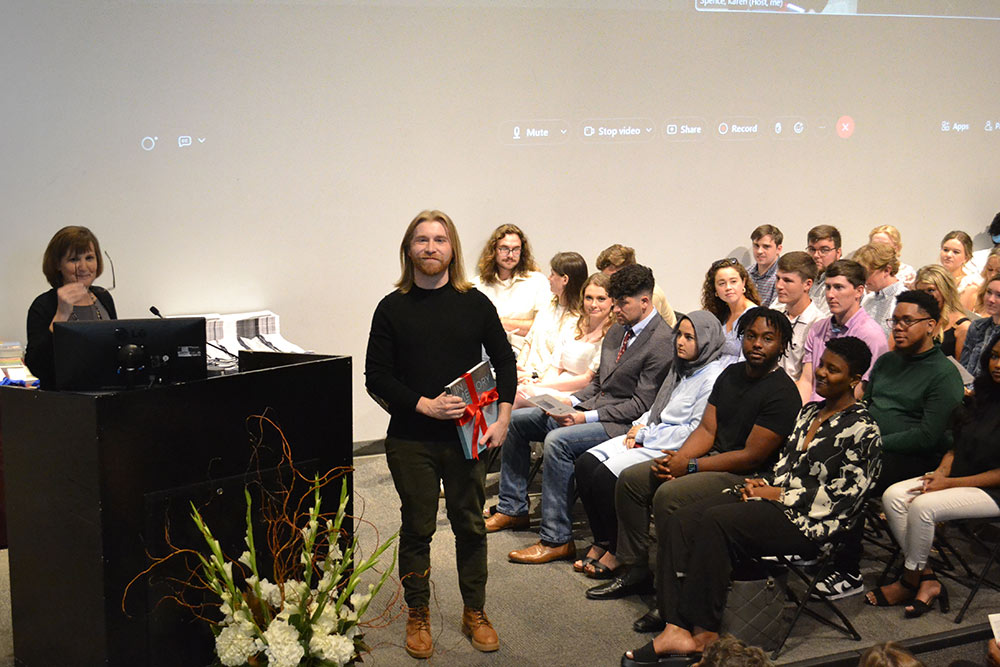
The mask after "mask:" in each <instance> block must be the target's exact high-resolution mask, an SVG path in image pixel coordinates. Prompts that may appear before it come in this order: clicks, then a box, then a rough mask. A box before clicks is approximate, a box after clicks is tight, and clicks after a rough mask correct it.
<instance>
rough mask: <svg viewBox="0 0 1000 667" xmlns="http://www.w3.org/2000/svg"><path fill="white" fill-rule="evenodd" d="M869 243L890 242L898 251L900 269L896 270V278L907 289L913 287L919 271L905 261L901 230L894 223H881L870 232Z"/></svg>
mask: <svg viewBox="0 0 1000 667" xmlns="http://www.w3.org/2000/svg"><path fill="white" fill-rule="evenodd" d="M868 242H869V243H888V244H889V245H891V246H892V247H893V249H894V250H895V251H896V258H897V259H898V260H899V271H897V272H896V279H897V280H898V281H899V282H901V283H903V285H904V286H905V287H906V289H913V282H914V281H915V280H916V279H917V271H916V269H914V268H913V267H912V266H910V265H909V264H906V263H904V262H903V238H902V237H901V236H900V235H899V230H898V229H896V228H895V227H893V226H892V225H879V226H878V227H875V228H874V229H872V230H871V231H870V232H868Z"/></svg>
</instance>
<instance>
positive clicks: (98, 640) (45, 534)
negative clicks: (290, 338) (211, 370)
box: [0, 353, 353, 667]
mask: <svg viewBox="0 0 1000 667" xmlns="http://www.w3.org/2000/svg"><path fill="white" fill-rule="evenodd" d="M303 358H305V359H308V360H307V361H301V359H303ZM289 362H291V363H289ZM282 364H287V365H282ZM250 367H252V368H258V369H260V370H253V371H244V372H240V373H238V374H234V375H228V376H221V377H215V378H210V379H208V380H204V381H199V382H191V383H187V384H182V385H175V386H165V387H154V388H152V389H147V390H135V391H129V392H119V393H106V394H80V393H67V392H41V391H30V390H24V389H16V388H7V387H3V388H0V410H2V414H3V447H4V459H5V461H4V468H5V471H4V472H5V478H6V493H7V512H8V517H7V521H8V535H9V542H10V552H9V558H10V579H11V608H12V614H13V628H14V652H15V655H16V662H17V664H19V665H27V666H29V667H48V666H50V665H73V666H74V667H75V666H80V667H87V666H90V665H95V666H96V665H113V666H119V665H120V666H122V667H138V666H141V665H150V666H157V667H158V666H161V665H162V666H164V667H166V666H170V667H176V666H177V665H185V666H192V667H197V666H199V665H207V664H210V663H211V662H212V659H213V653H212V651H213V647H214V645H213V638H212V635H211V632H210V631H209V629H208V627H207V626H206V624H205V623H203V622H199V621H196V620H194V619H193V617H192V615H191V613H190V612H188V611H187V610H185V609H183V608H181V607H180V606H178V605H176V604H174V603H171V602H164V603H159V604H158V601H159V600H160V599H161V598H162V596H163V595H164V594H165V593H167V592H169V591H170V590H171V584H170V582H169V581H168V577H169V575H171V574H172V575H174V576H178V575H181V574H183V570H182V569H175V570H170V568H169V567H166V568H164V569H163V570H157V571H156V572H154V573H153V576H151V577H143V578H141V579H140V580H139V581H137V582H136V584H134V585H133V586H132V588H131V590H130V591H129V594H128V597H127V598H126V599H125V610H126V612H127V614H126V613H123V611H122V595H123V593H124V590H125V587H126V585H127V584H128V582H129V581H130V580H131V579H132V578H133V577H134V576H135V575H136V574H138V573H139V572H141V571H142V570H144V569H145V568H146V567H148V565H149V564H150V560H149V558H148V557H147V551H148V552H149V553H150V554H154V555H163V554H165V553H166V545H165V537H164V526H165V524H166V523H169V528H170V536H171V539H172V540H173V541H174V542H175V543H176V544H183V545H187V546H202V547H203V545H198V542H197V535H196V534H195V532H194V529H193V526H192V522H191V520H190V519H189V514H190V505H189V503H190V502H192V501H193V502H194V503H195V505H197V506H198V507H199V508H200V509H201V510H202V512H203V515H204V516H205V519H206V521H207V522H208V524H209V525H210V527H212V529H213V531H214V532H215V533H216V537H217V538H218V539H219V540H220V542H221V543H222V546H223V549H224V550H225V551H226V552H227V553H228V554H230V555H232V556H234V557H235V556H238V555H239V554H240V553H241V552H242V550H243V547H242V545H241V543H242V540H243V533H244V530H245V524H244V520H243V519H244V514H245V501H244V496H243V489H244V485H245V484H246V483H247V482H249V481H252V480H255V479H263V480H264V483H265V485H270V484H271V483H273V482H274V481H275V480H276V479H277V477H278V475H280V474H281V473H280V471H279V470H278V468H277V467H276V466H277V464H278V462H279V460H280V456H279V455H280V438H279V437H278V435H277V433H276V432H274V431H273V429H266V428H265V429H264V431H263V433H264V437H263V446H262V448H261V450H260V451H261V455H260V459H259V463H255V464H254V466H253V468H252V469H251V466H250V454H251V449H252V443H253V442H255V441H258V440H260V436H259V431H260V429H259V422H258V421H248V417H250V416H251V415H260V414H267V415H269V416H270V417H271V418H272V419H273V420H274V421H275V422H277V423H278V424H279V425H280V426H281V429H282V430H283V431H284V434H285V436H286V438H287V439H288V442H289V443H290V445H291V449H292V455H293V458H294V461H295V464H296V467H298V468H299V469H300V470H301V471H303V472H305V473H307V474H310V473H312V472H314V471H325V470H328V469H331V468H333V467H337V466H350V465H351V462H352V455H351V449H352V442H353V438H352V430H351V359H350V357H319V356H310V357H301V356H300V355H288V356H285V355H279V354H275V353H256V354H251V355H246V356H245V357H241V368H243V369H246V368H250ZM339 491H340V486H339V483H337V485H336V488H335V489H331V492H330V493H325V494H324V500H325V502H326V503H327V506H326V509H335V503H336V502H337V497H338V494H339ZM260 542H261V540H260V539H259V538H258V544H260ZM178 567H179V565H178ZM217 613H218V612H217V611H211V612H209V615H211V616H213V617H215V615H217Z"/></svg>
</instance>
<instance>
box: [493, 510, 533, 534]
mask: <svg viewBox="0 0 1000 667" xmlns="http://www.w3.org/2000/svg"><path fill="white" fill-rule="evenodd" d="M530 525H531V520H530V519H529V518H528V515H527V514H524V515H522V516H508V515H507V514H503V513H501V512H497V513H496V514H494V515H493V516H491V517H489V518H488V519H486V532H487V533H495V532H497V531H498V530H508V529H511V530H527V529H528V527H529V526H530Z"/></svg>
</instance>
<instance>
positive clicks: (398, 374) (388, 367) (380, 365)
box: [365, 284, 517, 442]
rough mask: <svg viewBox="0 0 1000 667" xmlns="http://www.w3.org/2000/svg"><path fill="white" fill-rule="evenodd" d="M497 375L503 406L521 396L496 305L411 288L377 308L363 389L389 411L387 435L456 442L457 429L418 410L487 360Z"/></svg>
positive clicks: (474, 294)
mask: <svg viewBox="0 0 1000 667" xmlns="http://www.w3.org/2000/svg"><path fill="white" fill-rule="evenodd" d="M483 347H485V348H486V353H487V354H488V355H489V357H490V362H491V363H492V364H493V368H494V370H495V372H496V379H497V393H498V394H499V395H500V402H501V403H513V402H514V392H515V391H516V389H517V369H516V367H515V361H516V360H515V357H514V353H513V352H512V351H511V349H510V344H509V343H508V342H507V336H506V334H505V333H504V330H503V326H501V324H500V318H499V317H498V316H497V311H496V308H495V307H494V306H493V304H492V302H490V300H489V299H488V298H487V297H486V296H485V295H484V294H482V293H481V292H479V291H478V290H475V289H470V290H469V291H468V292H458V291H456V290H455V289H454V288H453V287H452V286H451V284H448V285H446V286H444V287H441V288H439V289H435V290H425V289H420V288H419V287H413V288H412V289H410V291H409V292H408V293H406V294H403V293H401V292H399V291H396V292H393V293H391V294H389V295H388V296H386V297H385V298H383V299H382V301H381V302H379V304H378V307H377V308H376V309H375V315H374V316H373V317H372V328H371V332H370V333H369V335H368V353H367V358H366V359H365V386H366V387H367V389H368V391H369V392H371V393H372V394H374V395H375V396H377V397H379V398H380V399H382V400H383V401H385V402H386V403H387V404H388V406H389V407H388V409H389V413H390V414H391V415H392V418H391V419H390V420H389V435H391V436H394V437H397V438H405V439H408V440H424V441H455V442H458V432H457V431H456V428H455V423H454V422H452V421H450V420H448V421H442V420H438V419H432V418H430V417H426V416H424V415H422V414H419V413H418V412H417V411H416V407H417V401H418V400H419V399H420V397H421V396H426V397H427V398H435V397H436V396H438V395H439V394H440V393H441V392H442V391H444V387H445V385H447V384H449V383H450V382H451V381H452V380H455V379H456V378H458V377H460V376H461V375H462V373H465V372H466V371H468V370H469V369H470V368H472V367H473V366H475V365H476V364H478V363H479V362H480V361H482V348H483Z"/></svg>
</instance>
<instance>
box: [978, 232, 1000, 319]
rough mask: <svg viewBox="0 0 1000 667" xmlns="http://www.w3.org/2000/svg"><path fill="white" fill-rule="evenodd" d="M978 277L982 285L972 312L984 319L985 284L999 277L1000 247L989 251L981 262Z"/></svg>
mask: <svg viewBox="0 0 1000 667" xmlns="http://www.w3.org/2000/svg"><path fill="white" fill-rule="evenodd" d="M980 275H981V276H982V277H983V284H982V285H980V286H979V290H978V291H977V292H976V304H975V307H974V308H973V309H972V312H974V313H975V314H976V315H979V316H980V317H986V284H987V283H988V282H990V281H991V280H993V278H995V277H996V276H998V275H1000V247H996V248H993V249H992V250H990V252H989V254H988V255H987V256H986V261H985V262H983V272H982V273H981V274H980Z"/></svg>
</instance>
